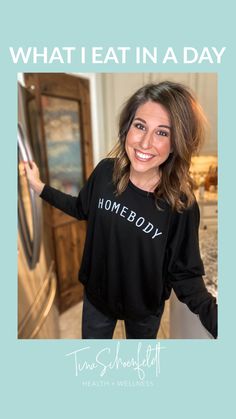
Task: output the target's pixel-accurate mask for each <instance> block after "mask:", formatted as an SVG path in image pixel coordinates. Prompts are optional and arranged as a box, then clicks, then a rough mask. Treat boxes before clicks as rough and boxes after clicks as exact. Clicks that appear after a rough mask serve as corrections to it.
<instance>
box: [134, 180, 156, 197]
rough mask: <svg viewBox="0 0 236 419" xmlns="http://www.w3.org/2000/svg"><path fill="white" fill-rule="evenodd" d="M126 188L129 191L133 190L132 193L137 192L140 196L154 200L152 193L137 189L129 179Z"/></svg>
mask: <svg viewBox="0 0 236 419" xmlns="http://www.w3.org/2000/svg"><path fill="white" fill-rule="evenodd" d="M128 186H129V187H130V188H131V189H133V190H134V191H136V192H138V193H139V194H141V195H143V196H146V197H151V198H154V193H153V192H149V191H145V190H144V189H141V188H139V187H138V186H136V185H135V184H134V183H133V182H132V181H131V180H130V179H129V184H128Z"/></svg>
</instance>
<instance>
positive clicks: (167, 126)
mask: <svg viewBox="0 0 236 419" xmlns="http://www.w3.org/2000/svg"><path fill="white" fill-rule="evenodd" d="M137 119H138V120H139V121H142V122H144V123H145V124H146V121H145V119H143V118H140V117H139V116H137V117H136V118H134V121H136V120H137ZM158 127H160V128H168V129H169V130H170V129H171V127H170V126H169V125H163V124H161V125H158Z"/></svg>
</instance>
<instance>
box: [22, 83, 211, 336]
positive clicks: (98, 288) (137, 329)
mask: <svg viewBox="0 0 236 419" xmlns="http://www.w3.org/2000/svg"><path fill="white" fill-rule="evenodd" d="M203 135H204V117H203V115H202V112H201V109H200V106H199V105H198V103H197V102H196V100H195V99H194V97H193V95H192V94H191V93H190V92H189V90H188V89H187V88H186V87H185V86H183V85H181V84H178V83H172V82H168V81H166V82H162V83H159V84H148V85H146V86H144V87H142V88H141V89H139V90H138V91H137V92H135V93H134V94H133V95H132V97H131V98H130V99H129V100H128V101H127V102H126V104H125V105H124V108H123V110H122V112H121V115H120V122H119V141H118V143H117V144H116V146H115V148H114V149H113V150H112V151H111V153H110V154H109V155H108V157H107V158H105V159H103V160H102V161H101V162H100V163H99V164H98V165H97V167H96V168H95V169H94V171H93V173H92V174H91V175H90V177H89V179H88V181H87V182H86V184H85V185H84V187H83V188H82V190H81V191H80V193H79V195H78V197H72V196H70V195H67V194H65V193H62V192H60V191H58V190H56V189H54V188H52V187H50V186H48V185H45V184H43V183H42V182H41V180H40V176H39V171H38V168H37V166H36V165H35V163H33V162H32V165H31V167H30V165H28V164H27V165H26V173H27V177H28V180H29V182H30V185H31V187H32V188H33V189H34V190H35V191H36V192H37V193H38V194H39V195H40V197H41V198H42V199H44V200H46V201H47V202H49V203H50V204H51V205H53V206H55V207H57V208H59V209H60V210H62V211H64V212H66V213H67V214H69V215H71V216H73V217H76V218H77V219H79V220H87V221H88V225H87V236H86V241H85V248H84V253H83V258H82V263H81V267H80V272H79V280H80V281H81V282H82V283H83V284H84V288H85V293H84V304H83V319H82V338H83V339H92V338H94V339H99V338H100V339H103V338H104V339H111V338H112V336H113V332H114V328H115V325H116V322H117V319H124V322H125V328H126V337H127V338H128V339H155V338H156V335H157V332H158V328H159V325H160V320H161V316H162V313H163V310H164V304H165V300H167V299H168V298H169V296H170V292H171V289H172V288H173V289H174V291H175V293H176V295H177V297H178V298H179V300H180V301H182V302H184V303H186V304H187V305H188V307H189V308H190V310H191V311H192V312H194V313H196V314H198V315H199V317H200V320H201V322H202V323H203V325H204V326H205V328H206V329H207V330H208V331H209V332H210V334H211V335H212V336H213V337H214V338H216V337H217V304H216V299H215V298H214V297H213V296H212V295H211V294H210V293H209V292H208V291H207V289H206V287H205V284H204V281H203V279H202V275H204V268H203V264H202V260H201V257H200V252H199V242H198V227H199V208H198V205H197V202H196V200H195V197H194V193H193V182H192V179H191V177H190V174H189V168H190V163H191V156H192V155H193V153H194V152H196V151H197V150H198V148H199V146H200V144H201V142H202V140H203Z"/></svg>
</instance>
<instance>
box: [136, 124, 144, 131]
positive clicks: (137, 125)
mask: <svg viewBox="0 0 236 419" xmlns="http://www.w3.org/2000/svg"><path fill="white" fill-rule="evenodd" d="M134 126H135V127H136V128H138V129H141V130H142V131H144V130H145V126H144V125H143V124H140V122H137V123H136V124H134Z"/></svg>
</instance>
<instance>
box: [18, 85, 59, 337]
mask: <svg viewBox="0 0 236 419" xmlns="http://www.w3.org/2000/svg"><path fill="white" fill-rule="evenodd" d="M25 107H26V103H25V101H24V88H23V87H22V86H21V85H19V86H18V133H17V134H18V135H17V144H18V217H19V218H18V338H19V339H51V338H53V339H56V338H59V314H58V310H57V305H56V299H55V297H56V290H57V281H56V274H55V267H54V261H53V260H51V261H50V263H49V262H48V260H49V259H50V258H49V257H46V256H47V255H46V250H45V246H44V242H43V224H42V209H41V200H40V198H39V197H38V196H37V195H36V194H35V193H34V191H33V190H32V189H31V188H30V187H29V184H28V181H27V178H26V176H25V172H24V163H23V162H24V161H31V160H33V150H31V149H30V145H29V141H28V138H27V118H26V110H25Z"/></svg>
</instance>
